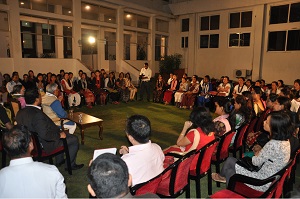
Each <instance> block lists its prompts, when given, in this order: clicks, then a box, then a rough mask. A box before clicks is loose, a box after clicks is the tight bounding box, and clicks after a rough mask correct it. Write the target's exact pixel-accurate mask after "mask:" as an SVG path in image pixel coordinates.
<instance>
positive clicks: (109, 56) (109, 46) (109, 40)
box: [104, 32, 116, 60]
mask: <svg viewBox="0 0 300 199" xmlns="http://www.w3.org/2000/svg"><path fill="white" fill-rule="evenodd" d="M104 34H105V40H106V43H105V60H116V33H115V32H105V33H104Z"/></svg>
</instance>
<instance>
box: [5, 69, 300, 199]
mask: <svg viewBox="0 0 300 199" xmlns="http://www.w3.org/2000/svg"><path fill="white" fill-rule="evenodd" d="M114 76H115V74H114V73H113V72H110V73H109V75H107V74H106V73H105V71H104V70H101V71H95V73H93V72H92V74H91V77H90V78H88V77H87V75H86V74H85V73H83V72H82V71H79V76H78V77H76V78H74V77H73V74H72V73H64V71H63V70H62V71H61V73H60V74H59V75H57V76H56V75H54V74H51V73H48V74H47V75H45V76H43V75H42V74H39V75H38V76H37V78H35V77H34V74H33V72H32V71H29V73H28V75H27V74H26V75H24V76H23V80H19V76H18V74H17V73H16V72H14V73H13V75H12V80H11V81H9V80H8V79H7V78H6V77H5V78H4V81H6V88H7V91H8V92H9V93H10V95H11V96H13V97H15V98H17V99H18V100H19V101H20V103H21V104H22V103H23V104H24V101H25V103H26V106H25V107H24V108H23V109H22V110H20V111H19V112H18V114H17V116H16V122H17V124H18V126H13V125H12V124H11V121H10V119H9V118H8V117H6V116H4V114H5V115H7V112H6V110H5V109H4V107H3V106H0V113H1V118H0V120H1V127H2V128H6V129H10V131H9V132H5V133H4V140H3V142H4V144H3V145H4V149H5V150H6V151H7V152H8V154H9V155H10V157H11V158H12V160H11V163H10V165H9V166H8V167H6V168H5V169H1V171H0V185H1V186H0V197H11V196H12V195H10V194H12V193H13V192H14V191H13V190H12V189H11V187H12V186H13V185H11V186H8V185H7V186H5V185H4V184H5V183H4V184H3V185H2V184H1V183H2V182H4V181H6V180H7V178H8V177H7V176H8V175H23V174H18V172H19V169H18V168H17V167H15V166H16V165H19V164H27V166H29V165H32V166H31V167H30V168H29V167H28V169H27V171H28V172H29V173H31V172H35V170H34V169H33V167H34V168H38V170H37V171H38V172H39V170H41V171H43V170H44V169H45V168H47V165H45V164H42V163H41V164H34V163H33V161H32V159H31V157H30V153H31V151H32V150H33V148H32V147H33V146H32V140H31V139H30V132H36V133H38V134H39V136H40V138H41V143H42V145H43V147H44V150H45V151H47V152H51V151H52V150H53V149H55V148H56V147H58V146H61V145H62V141H61V140H60V138H66V139H67V142H68V146H69V151H70V156H71V157H70V158H71V164H72V169H74V170H75V169H80V168H82V167H83V164H76V155H77V151H78V148H79V144H78V138H77V137H76V136H75V135H72V134H73V133H74V131H75V129H76V124H74V123H73V122H71V121H67V120H65V121H64V127H65V128H68V129H69V132H70V134H66V133H64V131H62V129H61V123H60V118H65V117H66V112H65V110H64V109H63V106H65V103H64V100H66V101H67V102H68V105H69V106H79V105H80V104H81V100H83V101H85V103H86V104H87V106H88V107H90V106H92V104H94V103H97V104H101V105H104V104H105V103H106V102H107V101H108V100H111V101H112V103H113V104H118V103H120V102H121V101H124V102H125V103H127V102H128V101H131V100H134V96H135V94H136V92H137V89H136V88H135V87H134V85H133V84H132V82H131V78H130V74H129V73H126V74H125V75H124V73H122V72H121V73H120V74H119V77H118V79H115V77H114ZM218 83H219V84H218ZM4 85H5V84H4ZM62 92H63V93H65V96H66V98H65V97H64V95H62ZM299 93H300V80H299V79H297V80H295V81H294V88H293V89H290V88H289V87H287V86H284V84H283V81H282V80H279V81H278V82H277V81H273V82H272V84H271V86H270V88H268V87H267V86H266V85H265V82H264V81H263V80H260V81H256V82H255V84H253V85H252V81H251V80H247V81H245V79H244V78H242V77H240V78H238V82H237V84H236V85H233V84H232V83H231V82H230V80H229V78H228V77H227V76H224V77H222V78H221V79H220V81H219V82H214V83H212V82H211V80H210V77H209V75H206V76H205V77H204V78H203V79H199V78H198V76H197V75H193V76H192V78H191V79H188V78H187V75H186V74H184V75H183V77H180V78H179V77H177V75H176V74H170V78H169V79H168V81H166V83H165V81H164V80H163V78H162V76H161V75H159V76H158V79H157V81H156V84H155V89H154V92H153V101H154V102H158V103H164V104H166V105H168V104H174V105H176V106H177V107H178V108H188V109H193V110H192V111H191V113H190V117H189V120H188V121H185V123H184V125H183V128H182V130H181V131H180V132H179V136H178V139H177V142H176V145H174V146H170V147H168V148H166V149H164V150H162V149H161V147H160V146H159V145H158V144H155V143H152V142H151V140H150V135H151V122H150V120H149V119H148V118H147V117H145V116H142V115H133V116H131V117H129V118H128V119H127V122H126V128H125V129H126V136H127V139H128V141H129V142H130V143H131V144H132V146H130V147H127V146H121V148H120V150H119V154H120V155H122V157H121V158H119V157H117V156H115V155H110V154H104V155H101V156H99V157H98V158H96V159H95V160H94V161H93V162H91V165H90V167H89V171H88V180H89V185H88V191H89V193H90V194H91V195H92V196H96V197H99V198H100V197H130V196H131V194H130V192H129V188H128V187H130V186H135V185H137V184H140V183H143V182H147V181H148V180H150V179H152V178H154V177H155V176H158V175H159V174H161V173H162V172H163V171H164V169H165V168H166V167H167V166H168V164H166V162H164V161H165V155H167V154H169V153H172V152H173V153H180V154H186V153H188V152H190V151H192V150H199V149H201V148H202V147H203V146H205V145H206V144H208V143H209V142H211V141H213V140H215V139H216V138H218V137H221V136H222V135H224V134H226V133H228V132H230V131H234V132H236V133H237V132H238V131H239V130H240V129H241V127H243V126H244V125H245V124H249V123H250V122H251V121H253V119H254V118H258V121H259V120H262V123H256V125H257V126H256V129H259V130H258V131H257V132H250V133H249V134H248V135H246V136H247V146H248V149H249V151H250V152H248V153H245V154H244V155H245V156H248V157H250V158H251V160H252V164H253V165H255V166H258V167H260V170H259V171H249V170H247V169H245V168H243V167H242V166H240V165H239V164H237V161H238V160H237V159H236V158H233V157H228V158H227V160H226V161H225V163H224V165H223V168H222V170H221V172H220V173H213V174H212V179H213V180H215V181H217V182H223V183H228V182H229V179H230V177H232V176H233V175H234V174H242V175H245V176H249V177H253V178H257V179H265V178H268V177H270V176H272V175H274V174H275V173H276V172H278V171H279V170H281V169H282V168H283V167H285V165H286V164H287V163H288V161H289V159H290V157H291V154H292V153H294V152H295V150H297V149H298V148H299V136H298V131H299V126H300V123H299V106H300V96H299ZM21 101H23V102H21ZM39 105H41V107H42V108H43V111H41V110H40V108H39ZM207 107H209V109H210V111H211V112H214V113H215V114H216V117H215V118H214V119H213V117H212V114H211V112H209V110H208V108H207ZM29 112H30V114H29ZM33 121H34V122H33ZM20 125H23V126H26V127H27V129H28V130H29V131H30V132H28V130H27V129H24V128H23V127H21V126H20ZM22 132H23V133H22ZM236 133H235V134H236ZM234 140H235V135H234V137H233V138H232V140H231V144H233V142H234ZM23 158H24V159H23ZM25 159H26V162H25ZM64 162H65V161H64V158H63V156H59V157H57V158H56V165H57V166H59V165H62V164H64ZM168 163H169V162H168ZM195 167H196V160H193V161H192V162H191V166H190V171H192V170H195V169H196V168H195ZM33 170H34V171H33ZM38 172H37V173H36V175H38ZM48 172H49V173H50V172H51V173H53V175H51V176H52V178H53V179H51V181H50V180H49V181H48V182H47V183H49V184H45V186H49V187H51V188H52V187H53V186H54V188H53V189H51V190H49V193H47V192H45V193H39V194H40V195H38V197H66V195H65V185H64V183H63V179H62V178H63V177H62V176H61V174H60V173H59V171H58V170H57V169H56V168H55V167H54V166H49V167H48ZM10 173H13V174H10ZM18 178H19V177H18ZM18 178H17V177H16V178H15V179H11V180H8V182H10V183H12V184H14V183H16V181H18V183H23V182H22V181H20V180H18ZM22 179H24V180H26V176H23V177H22ZM107 182H111V183H107ZM36 183H45V182H36ZM17 186H21V185H17ZM55 186H56V188H55ZM249 186H250V185H249ZM268 186H269V185H264V186H255V187H253V186H250V187H252V188H253V189H255V190H259V191H266V190H267V188H268ZM33 188H34V187H32V189H33ZM34 193H36V192H34ZM15 194H16V193H15ZM19 194H24V195H14V196H15V197H19V196H22V197H26V196H27V195H26V194H28V193H26V191H25V190H20V192H19ZM34 196H35V195H30V196H28V197H34ZM153 196H154V197H155V195H150V196H149V195H148V197H153ZM145 197H146V196H145Z"/></svg>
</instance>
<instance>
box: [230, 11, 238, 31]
mask: <svg viewBox="0 0 300 199" xmlns="http://www.w3.org/2000/svg"><path fill="white" fill-rule="evenodd" d="M239 27H240V13H239V12H238V13H230V28H239Z"/></svg>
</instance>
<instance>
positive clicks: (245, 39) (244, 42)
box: [240, 33, 250, 46]
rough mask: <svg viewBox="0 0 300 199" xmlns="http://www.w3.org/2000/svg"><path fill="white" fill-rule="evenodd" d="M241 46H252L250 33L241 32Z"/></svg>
mask: <svg viewBox="0 0 300 199" xmlns="http://www.w3.org/2000/svg"><path fill="white" fill-rule="evenodd" d="M240 46H250V33H242V34H240Z"/></svg>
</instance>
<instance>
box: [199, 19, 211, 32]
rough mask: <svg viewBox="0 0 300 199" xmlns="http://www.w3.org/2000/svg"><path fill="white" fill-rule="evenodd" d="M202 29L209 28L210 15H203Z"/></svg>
mask: <svg viewBox="0 0 300 199" xmlns="http://www.w3.org/2000/svg"><path fill="white" fill-rule="evenodd" d="M200 30H209V17H201V26H200Z"/></svg>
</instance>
